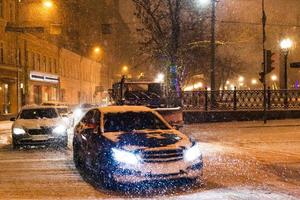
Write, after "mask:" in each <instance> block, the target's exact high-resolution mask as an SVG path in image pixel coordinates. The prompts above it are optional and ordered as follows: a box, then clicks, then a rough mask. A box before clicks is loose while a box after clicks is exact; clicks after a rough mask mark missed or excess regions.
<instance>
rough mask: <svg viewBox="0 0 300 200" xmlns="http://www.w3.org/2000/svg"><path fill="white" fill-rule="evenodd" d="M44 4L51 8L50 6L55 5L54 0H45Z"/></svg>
mask: <svg viewBox="0 0 300 200" xmlns="http://www.w3.org/2000/svg"><path fill="white" fill-rule="evenodd" d="M43 5H44V7H45V8H48V9H50V8H52V7H53V2H52V1H50V0H45V1H44V2H43Z"/></svg>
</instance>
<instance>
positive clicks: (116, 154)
mask: <svg viewBox="0 0 300 200" xmlns="http://www.w3.org/2000/svg"><path fill="white" fill-rule="evenodd" d="M73 157H74V163H75V165H76V167H77V168H79V169H80V170H81V171H88V172H91V173H93V174H94V176H95V177H98V178H97V180H100V182H101V183H102V184H103V185H104V186H105V187H111V186H114V185H118V184H127V183H142V182H144V181H154V180H167V181H168V180H170V179H172V180H173V179H193V180H200V181H201V177H202V170H203V161H202V155H201V152H200V149H199V144H198V143H197V142H196V141H194V140H192V139H190V138H189V137H188V136H186V135H184V134H183V133H181V132H179V131H178V130H176V129H174V128H173V127H171V126H170V125H169V124H168V123H167V122H166V121H165V120H164V119H163V118H162V117H161V116H160V115H159V114H158V113H157V112H156V111H154V110H152V109H150V108H147V107H144V106H111V107H101V108H95V109H91V110H90V111H88V112H87V113H86V114H85V115H84V117H83V118H82V119H81V121H80V122H79V123H78V124H77V125H76V126H75V129H74V140H73Z"/></svg>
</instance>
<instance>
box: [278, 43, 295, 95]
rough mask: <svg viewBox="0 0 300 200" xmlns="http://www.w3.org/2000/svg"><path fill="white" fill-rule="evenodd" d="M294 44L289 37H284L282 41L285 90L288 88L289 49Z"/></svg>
mask: <svg viewBox="0 0 300 200" xmlns="http://www.w3.org/2000/svg"><path fill="white" fill-rule="evenodd" d="M292 45H293V42H292V40H291V39H289V38H286V39H283V40H282V41H281V42H280V47H281V50H282V53H283V55H284V89H285V90H287V89H288V71H287V65H288V55H289V51H290V48H291V47H292Z"/></svg>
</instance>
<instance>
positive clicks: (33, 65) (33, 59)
mask: <svg viewBox="0 0 300 200" xmlns="http://www.w3.org/2000/svg"><path fill="white" fill-rule="evenodd" d="M31 62H32V68H33V69H35V53H34V52H32V54H31Z"/></svg>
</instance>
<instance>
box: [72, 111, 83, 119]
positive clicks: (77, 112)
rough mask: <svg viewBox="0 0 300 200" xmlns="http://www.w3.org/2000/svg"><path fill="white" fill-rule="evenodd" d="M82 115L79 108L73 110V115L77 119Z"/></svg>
mask: <svg viewBox="0 0 300 200" xmlns="http://www.w3.org/2000/svg"><path fill="white" fill-rule="evenodd" d="M81 115H82V110H81V109H80V108H77V109H76V110H74V117H75V118H76V119H79V118H80V117H81Z"/></svg>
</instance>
